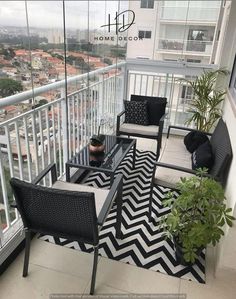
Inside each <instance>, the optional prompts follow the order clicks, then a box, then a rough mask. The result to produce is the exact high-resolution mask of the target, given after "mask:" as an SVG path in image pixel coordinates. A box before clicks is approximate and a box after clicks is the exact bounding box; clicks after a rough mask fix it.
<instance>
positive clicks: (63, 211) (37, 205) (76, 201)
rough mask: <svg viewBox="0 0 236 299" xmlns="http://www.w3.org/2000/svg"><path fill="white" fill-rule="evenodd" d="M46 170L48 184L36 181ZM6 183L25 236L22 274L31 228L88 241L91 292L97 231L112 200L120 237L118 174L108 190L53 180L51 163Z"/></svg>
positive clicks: (120, 177) (120, 194) (96, 258)
mask: <svg viewBox="0 0 236 299" xmlns="http://www.w3.org/2000/svg"><path fill="white" fill-rule="evenodd" d="M50 172H51V180H52V183H53V186H52V188H48V187H43V186H40V185H37V184H38V183H39V182H40V181H41V180H42V178H44V177H45V175H46V174H48V173H50ZM10 184H11V186H12V189H13V192H14V196H15V200H16V203H15V205H14V206H15V207H16V208H17V209H18V210H19V212H20V214H21V217H22V220H23V224H24V230H25V237H26V246H25V259H24V268H23V277H26V276H27V275H28V265H29V254H30V240H31V232H39V233H42V234H49V235H52V236H55V237H61V238H66V239H69V240H73V241H78V242H82V243H87V244H91V245H93V247H94V261H93V271H92V280H91V288H90V294H91V295H92V294H93V293H94V288H95V279H96V271H97V261H98V246H99V231H100V229H101V228H102V226H103V224H104V222H105V220H106V217H107V215H108V213H109V211H110V209H111V207H112V205H113V203H114V201H115V200H116V204H117V219H116V237H117V238H121V217H122V216H121V210H122V175H121V174H119V175H118V176H117V177H116V179H115V181H114V183H113V185H112V186H111V189H110V190H104V189H96V188H92V187H88V186H83V185H79V184H71V183H65V182H60V181H56V166H55V164H51V165H49V166H48V167H47V168H46V169H45V170H44V171H43V172H42V173H41V174H40V175H39V176H38V177H37V178H36V179H35V180H34V181H33V182H32V183H27V182H24V181H21V180H18V179H16V178H12V179H11V180H10ZM72 190H73V191H72ZM97 215H98V216H97Z"/></svg>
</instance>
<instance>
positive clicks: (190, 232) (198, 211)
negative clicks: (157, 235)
mask: <svg viewBox="0 0 236 299" xmlns="http://www.w3.org/2000/svg"><path fill="white" fill-rule="evenodd" d="M206 175H207V169H206V168H205V169H198V170H197V175H196V176H193V177H190V178H181V181H180V182H179V183H178V184H177V188H178V189H179V196H178V197H177V198H176V195H175V194H174V193H173V192H170V193H169V194H168V196H167V199H166V200H165V202H164V205H165V206H169V207H171V212H170V213H169V214H168V215H167V216H166V217H163V218H162V227H163V229H164V234H165V235H166V236H167V237H170V238H172V240H173V241H174V243H175V248H176V258H177V260H178V261H179V262H180V263H182V264H184V265H186V264H187V265H188V264H189V263H194V262H195V260H196V259H197V257H198V255H199V254H200V253H201V251H202V249H203V248H205V247H206V246H207V244H209V243H212V244H213V245H214V246H215V245H216V243H217V242H219V240H220V238H221V236H223V235H224V232H223V230H222V227H223V226H224V225H225V224H227V225H229V226H232V221H233V220H234V217H233V216H231V212H232V209H231V208H227V207H226V203H225V196H224V189H223V187H222V186H221V184H220V183H218V182H216V181H215V180H213V179H211V178H209V177H206Z"/></svg>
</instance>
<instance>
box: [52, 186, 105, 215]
mask: <svg viewBox="0 0 236 299" xmlns="http://www.w3.org/2000/svg"><path fill="white" fill-rule="evenodd" d="M52 188H55V189H61V190H68V191H78V192H92V193H94V196H95V205H96V212H97V215H99V213H100V211H101V209H102V206H103V204H104V202H105V200H106V197H107V195H108V193H109V190H105V189H98V188H93V187H90V186H85V185H81V184H72V183H67V182H63V181H56V182H55V183H54V184H53V186H52Z"/></svg>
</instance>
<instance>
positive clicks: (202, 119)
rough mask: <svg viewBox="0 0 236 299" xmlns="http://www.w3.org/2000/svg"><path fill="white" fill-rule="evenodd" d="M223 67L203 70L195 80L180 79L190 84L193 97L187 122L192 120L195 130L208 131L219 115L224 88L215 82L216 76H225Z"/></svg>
mask: <svg viewBox="0 0 236 299" xmlns="http://www.w3.org/2000/svg"><path fill="white" fill-rule="evenodd" d="M228 73H229V72H228V71H227V70H225V69H218V70H211V71H204V72H203V74H202V75H201V76H199V77H197V78H196V80H188V79H180V81H181V82H186V83H187V84H188V85H190V86H191V88H192V92H193V99H192V100H191V101H190V110H189V112H190V113H191V116H190V118H189V119H188V120H187V121H186V123H187V124H190V123H191V122H193V123H194V124H195V126H196V129H197V130H200V131H205V132H209V131H210V129H211V128H212V126H213V125H214V123H215V122H216V121H217V120H218V119H219V118H220V116H221V109H220V106H219V104H220V103H221V102H222V101H223V100H224V95H225V93H226V90H225V89H221V88H220V87H219V85H217V84H216V81H217V80H218V78H219V77H218V76H220V75H221V76H222V75H223V76H226V75H227V74H228Z"/></svg>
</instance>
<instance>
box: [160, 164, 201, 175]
mask: <svg viewBox="0 0 236 299" xmlns="http://www.w3.org/2000/svg"><path fill="white" fill-rule="evenodd" d="M156 166H160V167H165V168H169V169H174V170H178V171H183V172H187V173H192V174H196V171H195V170H192V169H189V168H186V167H181V166H177V165H173V164H168V163H162V162H156Z"/></svg>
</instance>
